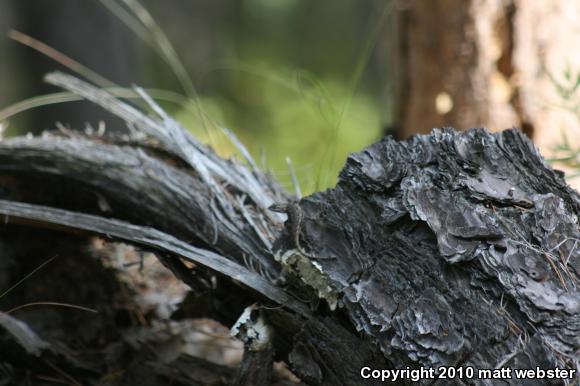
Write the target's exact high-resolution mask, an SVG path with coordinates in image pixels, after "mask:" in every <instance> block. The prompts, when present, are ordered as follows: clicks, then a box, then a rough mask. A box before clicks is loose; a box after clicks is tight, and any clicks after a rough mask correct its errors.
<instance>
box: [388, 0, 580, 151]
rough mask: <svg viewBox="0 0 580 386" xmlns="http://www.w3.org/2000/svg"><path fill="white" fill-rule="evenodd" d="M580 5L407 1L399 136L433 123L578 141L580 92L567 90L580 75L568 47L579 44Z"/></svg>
mask: <svg viewBox="0 0 580 386" xmlns="http://www.w3.org/2000/svg"><path fill="white" fill-rule="evenodd" d="M578 7H579V6H578V4H577V3H575V2H569V1H566V0H555V1H552V2H550V3H543V2H534V1H519V0H483V1H479V0H469V1H461V0H435V1H409V2H401V6H400V9H399V12H398V13H397V15H396V20H397V38H396V47H397V54H396V55H395V58H396V59H395V60H396V61H397V62H396V63H397V66H396V68H397V71H398V73H397V76H396V77H395V79H396V81H397V87H396V90H397V91H396V100H397V103H396V105H397V109H396V111H395V121H396V123H397V126H398V128H399V131H400V132H399V134H400V136H401V137H403V138H406V137H408V136H409V135H411V134H414V133H428V132H429V131H430V130H431V128H433V127H455V128H457V129H468V128H471V127H486V128H489V129H490V130H492V131H498V130H503V129H505V128H509V127H518V128H520V129H521V130H522V131H523V132H524V133H526V134H527V135H528V136H530V137H531V138H533V139H534V142H535V143H537V144H538V145H539V146H540V148H541V149H542V151H543V152H546V153H548V152H551V151H552V150H553V147H554V146H555V145H556V144H557V143H559V142H560V141H561V134H560V133H561V132H564V133H567V134H568V137H569V138H570V141H571V142H572V144H576V145H577V144H578V143H579V141H580V140H579V137H578V135H577V133H578V130H579V127H580V119H578V118H579V117H580V115H579V114H578V106H579V100H580V99H579V98H580V94H579V93H578V92H576V91H577V88H576V89H575V91H573V92H571V93H570V95H564V94H566V92H565V91H570V90H572V87H573V85H574V84H575V82H576V80H577V75H578V74H579V73H580V55H578V52H577V50H573V49H570V47H576V46H577V45H578V44H579V43H580V34H579V33H578V30H577V21H576V20H575V19H574V17H573V15H576V14H578V11H579V9H578ZM566 73H569V78H570V79H566V77H565V75H566ZM562 91H564V92H562Z"/></svg>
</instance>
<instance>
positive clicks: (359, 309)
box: [0, 74, 580, 385]
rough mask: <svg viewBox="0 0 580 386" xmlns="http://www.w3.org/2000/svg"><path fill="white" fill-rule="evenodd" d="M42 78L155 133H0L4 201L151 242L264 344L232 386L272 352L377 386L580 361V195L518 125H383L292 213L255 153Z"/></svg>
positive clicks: (18, 217)
mask: <svg viewBox="0 0 580 386" xmlns="http://www.w3.org/2000/svg"><path fill="white" fill-rule="evenodd" d="M48 79H49V81H50V82H51V83H54V84H58V85H61V86H63V87H65V88H67V89H69V90H71V91H74V92H77V93H79V94H80V95H82V96H84V97H86V98H88V99H90V100H93V101H94V102H96V103H98V104H100V105H101V106H103V107H105V108H106V109H108V110H109V111H112V112H113V113H115V114H117V115H118V116H119V117H121V118H123V119H125V120H126V121H127V122H128V123H130V125H131V127H133V129H134V130H138V131H139V132H140V133H141V134H143V133H145V134H146V135H147V137H148V138H149V139H148V141H147V142H146V143H144V142H143V140H141V142H140V143H136V142H134V141H135V139H134V138H128V139H127V138H124V139H123V141H124V143H120V142H119V139H117V140H115V139H111V138H106V137H99V138H62V137H54V136H46V137H44V138H35V139H23V138H16V139H10V140H6V141H3V142H0V177H1V178H2V181H8V182H9V183H8V182H7V183H5V184H4V185H3V189H2V190H1V193H2V195H1V197H2V198H3V200H2V201H0V215H4V216H5V218H6V220H7V221H8V222H9V223H19V224H21V225H25V226H52V227H58V228H59V229H63V230H69V231H70V230H76V231H82V232H89V233H94V234H98V235H101V236H103V237H110V238H113V239H117V240H123V241H125V242H130V243H133V244H135V245H138V246H140V247H143V248H149V249H152V250H154V251H156V253H157V255H158V257H159V258H160V259H161V261H162V262H163V263H164V264H166V265H167V266H168V267H170V268H171V269H172V270H173V271H174V272H175V273H176V275H177V276H178V277H179V278H180V279H181V280H183V281H184V282H186V283H187V284H188V285H190V286H191V288H192V289H193V291H194V292H195V293H196V294H199V296H204V297H209V298H210V299H211V300H212V301H211V303H212V308H211V310H208V311H207V313H206V316H209V317H213V318H215V319H218V320H219V321H221V322H222V323H224V324H226V325H228V326H232V325H234V321H235V320H236V319H238V321H237V323H235V326H234V330H235V331H236V332H237V336H239V337H240V338H241V339H243V341H244V342H245V344H246V347H247V348H248V349H249V350H251V351H253V353H252V354H247V355H246V360H245V361H244V362H243V364H242V366H243V368H242V369H240V372H239V373H238V376H237V379H238V382H239V383H241V384H243V382H244V381H246V382H247V380H248V379H255V380H260V382H266V380H264V378H261V377H260V376H259V375H260V374H259V373H257V372H256V368H252V366H263V364H264V363H270V361H271V358H272V356H271V354H270V353H268V351H267V350H271V349H273V350H274V353H275V356H276V357H277V358H279V359H281V360H284V361H285V362H286V363H288V364H289V366H290V368H291V369H292V370H293V371H294V373H295V374H296V375H298V376H299V377H300V378H301V379H302V380H303V382H305V383H307V384H310V385H355V384H358V385H375V384H381V382H380V380H376V379H363V378H361V369H362V368H363V367H366V366H368V367H370V368H373V369H406V368H407V366H409V367H410V368H418V367H420V366H424V367H429V368H434V369H437V368H438V367H439V366H463V367H467V366H472V367H473V368H474V369H475V371H476V376H475V377H473V378H470V379H452V380H449V379H439V380H434V379H423V380H421V381H420V384H436V385H447V384H474V385H488V384H491V383H490V380H484V379H480V378H477V370H478V369H495V368H501V367H510V368H526V369H528V368H530V369H535V367H536V366H539V367H541V368H554V367H560V368H568V369H575V368H576V366H578V359H579V357H578V354H579V350H580V296H579V294H580V291H579V289H578V287H577V285H578V280H579V276H580V260H579V258H578V255H579V253H580V252H579V250H578V248H577V246H578V240H580V231H579V229H578V225H577V222H578V214H579V213H580V197H579V196H578V194H577V192H576V191H574V190H572V189H571V188H569V187H568V186H567V185H566V184H565V182H564V180H563V178H562V175H561V174H560V173H558V172H556V171H554V170H552V169H551V168H550V167H549V166H548V165H547V164H546V163H545V162H544V161H543V159H542V158H541V156H540V155H539V153H538V152H537V150H536V149H535V148H534V147H533V145H532V144H531V143H530V141H529V140H528V139H526V138H525V136H524V135H522V134H521V133H520V132H518V131H515V130H510V131H505V132H501V133H496V134H490V133H488V132H486V131H484V130H471V131H468V132H465V133H458V132H455V131H453V130H450V129H448V130H435V131H433V132H432V133H431V134H430V135H426V136H416V137H413V138H411V139H409V140H407V141H403V142H396V141H394V140H393V139H390V138H385V139H383V140H381V141H380V142H378V143H376V144H374V145H372V146H369V147H368V148H366V149H364V150H362V151H361V152H359V153H356V154H353V155H351V156H350V157H349V158H348V160H347V162H346V164H345V166H344V168H343V170H342V171H341V174H340V179H339V182H338V184H337V186H336V187H335V188H333V189H329V190H327V191H325V192H320V193H316V194H313V195H311V196H309V197H306V198H304V199H302V200H300V202H299V205H300V208H301V215H302V218H301V220H302V221H300V223H299V226H298V229H296V223H293V224H292V221H287V222H286V225H283V224H284V223H283V217H279V216H278V215H277V214H275V213H273V212H271V211H269V210H268V207H269V206H270V205H271V204H272V203H273V202H279V201H287V200H289V197H288V196H286V195H285V194H284V193H283V192H281V190H280V189H278V188H277V185H276V184H275V183H274V182H273V181H271V180H270V178H269V177H268V176H267V175H265V174H263V173H262V172H260V171H259V170H258V169H257V168H255V164H254V163H253V161H252V160H251V158H250V157H249V156H248V155H247V154H245V153H244V151H243V148H241V151H242V153H243V154H245V156H246V161H247V163H248V166H247V167H246V166H242V165H240V164H239V163H238V162H237V161H235V160H231V161H226V160H223V159H220V158H219V157H217V156H216V155H215V154H214V153H213V152H212V151H211V150H210V149H208V148H206V147H205V146H203V145H200V144H199V143H197V142H196V141H195V139H194V138H192V137H191V136H190V135H189V134H187V133H186V132H184V131H183V130H182V129H181V128H180V127H178V126H177V125H176V123H175V122H173V121H172V120H171V119H170V118H168V117H167V116H165V115H164V114H163V112H162V111H160V110H159V109H158V108H157V107H156V106H154V105H152V107H153V108H154V109H155V110H156V114H157V115H158V118H155V117H149V116H145V115H143V114H141V113H140V112H139V111H137V110H136V109H134V108H133V107H131V106H128V105H125V104H123V103H121V102H119V101H117V100H115V99H114V98H112V97H110V96H109V95H108V94H106V93H104V92H103V91H101V90H96V89H94V88H92V87H90V86H88V85H86V84H84V83H82V82H79V81H77V80H74V79H71V78H69V77H66V76H63V75H59V74H56V75H55V74H53V75H51V76H50V77H49V78H48ZM143 96H144V98H147V96H146V95H143ZM103 200H104V201H105V202H107V203H108V204H107V205H99V203H102V202H103ZM294 220H295V219H294ZM296 231H297V232H298V234H296ZM33 235H34V234H33V233H31V237H33ZM297 238H298V240H297ZM297 241H298V243H299V244H300V246H298V245H296V244H297ZM5 242H9V241H5ZM300 249H304V250H306V251H308V254H310V255H314V256H320V257H331V258H325V259H316V258H310V257H306V256H303V255H302V254H301V252H300ZM185 262H189V263H191V262H193V264H194V265H193V268H191V265H187V264H186V263H185ZM232 294H234V295H233V300H232ZM244 309H245V310H244ZM238 317H239V318H238ZM260 350H263V351H264V353H263V355H260V354H259V353H256V351H260ZM0 355H3V354H0ZM8 359H9V358H8ZM3 360H6V358H3ZM260 364H262V365H260ZM63 365H64V364H63ZM266 378H267V377H266ZM87 379H89V378H87ZM400 382H401V383H404V384H407V383H408V384H410V383H411V381H410V380H409V379H402V380H400ZM505 383H506V384H513V385H516V384H517V385H522V384H530V385H537V384H538V380H527V381H526V380H517V379H506V380H505ZM561 383H563V380H559V381H557V382H556V384H561ZM546 384H550V383H549V382H548V381H546Z"/></svg>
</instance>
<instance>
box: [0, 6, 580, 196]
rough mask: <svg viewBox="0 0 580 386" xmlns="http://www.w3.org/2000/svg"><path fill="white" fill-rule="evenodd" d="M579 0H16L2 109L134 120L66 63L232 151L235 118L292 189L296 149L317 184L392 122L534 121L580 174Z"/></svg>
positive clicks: (530, 130)
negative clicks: (65, 76)
mask: <svg viewBox="0 0 580 386" xmlns="http://www.w3.org/2000/svg"><path fill="white" fill-rule="evenodd" d="M579 3H580V2H579V1H572V0H555V1H551V2H524V1H523V0H519V1H517V0H502V1H491V0H485V1H464V0H434V1H394V0H339V1H336V0H317V1H307V0H275V1H273V0H235V1H234V0H220V1H215V0H171V1H154V0H141V1H136V0H84V1H78V0H42V1H32V0H29V1H22V0H0V122H2V128H3V129H4V135H5V136H11V135H17V134H24V133H28V132H31V133H35V134H37V133H40V132H41V131H43V130H45V129H55V128H57V127H65V128H73V129H86V128H88V127H92V128H95V129H97V128H99V127H101V128H103V127H104V128H106V129H107V130H110V131H119V130H123V128H124V127H123V123H122V122H119V121H116V120H115V119H113V118H112V117H111V116H110V115H108V114H107V113H105V112H103V111H102V110H100V109H98V108H96V107H94V106H92V105H91V104H89V103H86V102H80V101H73V102H71V100H72V99H74V98H72V97H71V96H70V95H67V94H66V93H62V92H60V90H58V89H56V88H54V87H51V86H49V85H46V84H44V83H43V81H42V77H43V75H44V74H46V73H47V72H50V71H53V70H61V71H66V72H69V73H70V72H73V73H74V72H76V73H77V75H80V76H82V77H85V78H86V79H88V80H89V81H91V82H93V83H96V84H98V85H100V86H103V87H107V88H110V89H111V90H112V91H113V92H114V93H116V95H119V96H123V97H129V98H131V97H134V95H133V94H132V92H131V87H132V86H133V85H139V86H142V87H144V88H145V89H146V90H147V91H148V92H149V93H150V95H151V96H152V97H153V98H154V99H156V100H157V102H158V103H160V104H161V106H163V107H164V108H165V109H166V110H167V111H168V112H169V113H170V114H171V115H172V116H174V117H175V118H176V119H177V120H178V121H179V122H181V123H182V124H183V125H184V126H185V127H186V128H188V129H189V130H191V131H192V132H193V133H195V135H196V136H197V137H198V138H200V139H202V140H203V141H204V142H206V143H208V144H210V145H212V146H213V147H214V148H215V149H216V151H218V152H219V153H220V154H223V155H225V156H229V155H232V154H233V153H234V152H235V150H234V147H233V146H232V145H231V143H230V142H229V140H228V139H227V137H226V136H225V135H224V133H223V131H222V129H221V128H223V127H226V128H230V129H232V130H233V131H234V132H235V133H236V134H237V135H238V136H239V137H240V139H241V140H242V142H243V143H244V144H245V145H246V146H247V147H248V148H249V149H250V151H251V153H252V155H253V156H254V157H255V159H257V160H259V163H261V164H262V165H263V166H264V167H265V168H267V169H270V170H271V171H272V172H273V174H274V175H275V176H276V177H277V178H278V179H279V180H280V181H281V182H282V183H283V184H284V185H285V187H286V188H287V189H288V190H289V191H295V190H296V189H295V188H296V186H295V184H293V183H292V180H291V178H290V177H291V172H290V169H289V167H288V159H290V160H291V163H292V169H293V170H294V172H295V174H296V176H297V180H298V185H299V187H300V189H301V190H302V192H303V193H305V194H306V193H309V192H312V191H316V190H320V189H323V188H326V187H330V186H332V185H333V184H334V183H335V182H336V176H337V173H338V170H339V169H340V168H341V166H342V164H343V163H344V160H345V158H346V156H347V155H348V153H350V152H354V151H358V150H360V149H362V148H363V147H364V146H366V145H368V144H371V143H373V142H375V141H377V140H378V139H380V138H381V137H382V136H384V135H387V134H388V135H394V136H395V137H397V138H401V139H403V138H406V137H408V136H410V135H412V134H415V133H428V132H429V131H430V130H431V129H432V128H433V127H444V126H453V127H455V128H458V129H466V128H470V127H487V128H489V129H490V130H494V131H495V130H501V129H505V128H509V127H519V128H521V129H522V130H523V131H524V132H525V133H526V134H528V135H529V136H530V137H531V138H532V139H533V140H534V141H535V142H536V144H537V145H538V146H539V147H540V148H541V150H542V152H543V153H544V154H545V155H546V156H548V157H549V158H550V159H552V160H553V161H555V162H556V161H558V162H559V165H558V167H566V168H568V169H567V170H569V173H568V174H569V176H570V177H574V175H575V171H574V170H575V169H576V168H578V166H579V165H580V163H579V162H578V161H577V159H578V158H579V157H578V151H577V149H578V147H577V145H578V140H577V137H578V130H579V126H580V125H579V122H580V98H579V94H578V93H577V89H578V87H579V86H580V50H579V49H578V48H580V44H579V43H580V30H579V29H580V27H579V26H580V4H579ZM132 100H133V101H135V99H132ZM64 102H67V103H64Z"/></svg>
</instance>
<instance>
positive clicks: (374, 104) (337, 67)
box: [154, 0, 391, 193]
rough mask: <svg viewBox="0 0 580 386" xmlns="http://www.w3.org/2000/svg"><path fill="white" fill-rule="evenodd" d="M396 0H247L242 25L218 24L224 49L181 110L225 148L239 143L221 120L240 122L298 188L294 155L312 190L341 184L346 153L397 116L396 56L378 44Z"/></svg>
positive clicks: (238, 17) (243, 135)
mask: <svg viewBox="0 0 580 386" xmlns="http://www.w3.org/2000/svg"><path fill="white" fill-rule="evenodd" d="M313 3H317V4H313ZM387 7H388V3H387V2H384V1H363V2H356V1H340V2H332V1H319V2H308V1H299V0H283V1H282V0H280V1H267V0H247V1H245V2H243V7H241V8H240V9H238V13H236V14H235V15H234V16H233V18H235V23H234V24H235V26H232V25H231V23H232V22H231V21H230V22H229V23H230V24H228V28H222V27H223V26H221V27H220V26H219V25H218V26H216V28H215V33H217V34H218V35H217V36H214V41H218V42H220V43H221V45H222V46H221V49H220V50H219V51H218V52H219V54H218V55H217V57H215V56H214V57H212V58H211V64H210V65H208V66H207V67H206V71H205V73H203V74H201V75H198V76H197V77H196V78H195V81H194V82H195V86H196V88H197V100H195V101H194V100H192V101H191V102H190V106H187V108H184V109H181V110H179V111H175V116H176V118H177V119H178V120H179V121H180V122H181V123H182V124H183V125H185V126H186V127H187V128H188V129H190V130H191V131H192V132H194V133H195V134H196V135H197V136H198V137H199V138H202V139H203V140H204V141H207V142H208V143H209V144H211V145H212V146H213V147H214V148H215V149H216V150H217V151H218V152H220V153H221V154H223V155H229V154H232V153H233V152H234V149H233V146H231V144H230V143H229V142H228V140H227V138H226V137H225V136H224V135H222V134H221V133H220V131H219V129H218V128H217V127H219V126H221V127H227V128H230V129H232V130H233V131H234V132H235V133H236V134H237V135H238V136H239V137H240V139H241V140H242V142H243V143H244V144H245V145H246V146H247V147H248V148H249V150H250V152H251V153H252V155H253V156H254V157H255V158H256V159H257V160H258V163H259V164H265V165H264V166H265V167H266V168H267V169H269V170H271V171H272V172H273V173H274V175H275V176H276V177H277V178H278V180H280V181H281V182H282V183H283V184H284V186H285V187H286V188H287V189H288V190H289V191H294V187H293V186H292V185H291V178H290V172H289V169H288V167H287V164H286V158H287V157H289V158H290V159H291V160H292V164H293V166H294V171H295V173H296V175H297V177H298V181H299V184H300V187H301V189H302V192H303V193H309V192H312V191H315V190H319V189H323V188H326V187H329V186H332V185H333V184H334V183H335V182H336V176H337V174H338V171H339V169H340V168H341V167H342V164H343V163H344V160H345V159H346V156H347V155H348V154H349V153H351V152H354V151H358V150H360V149H362V148H363V147H364V146H366V145H368V144H370V143H372V142H374V141H376V140H377V139H378V138H380V136H381V133H382V127H383V125H384V124H385V123H386V122H390V119H391V116H390V108H389V104H390V100H389V98H387V97H386V95H387V94H388V93H387V90H388V82H389V79H388V73H389V68H388V63H387V62H386V60H385V56H387V57H388V55H385V53H377V50H378V49H380V48H378V47H382V48H384V45H381V44H379V43H380V42H382V41H384V40H385V39H386V37H387V36H386V32H387V31H386V27H387V20H388V8H387ZM154 16H155V15H154ZM162 27H163V25H162ZM192 50H193V51H195V47H193V48H192ZM178 52H179V50H178ZM381 66H382V67H383V68H380V67H381ZM200 110H201V111H202V114H201V115H200V114H199V113H198V114H196V113H195V112H196V111H198V112H199V111H200Z"/></svg>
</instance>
